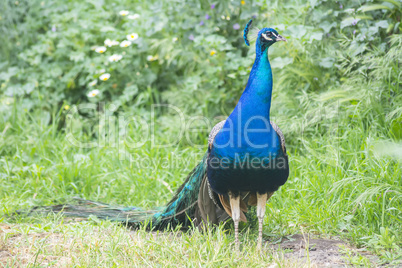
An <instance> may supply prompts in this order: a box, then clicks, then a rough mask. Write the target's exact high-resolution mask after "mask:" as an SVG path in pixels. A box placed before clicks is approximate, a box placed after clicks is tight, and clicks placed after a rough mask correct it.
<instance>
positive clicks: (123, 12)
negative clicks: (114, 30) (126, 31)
mask: <svg viewBox="0 0 402 268" xmlns="http://www.w3.org/2000/svg"><path fill="white" fill-rule="evenodd" d="M128 13H130V11H128V10H122V11H120V12H119V14H120V15H121V16H127V15H128Z"/></svg>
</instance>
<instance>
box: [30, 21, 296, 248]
mask: <svg viewBox="0 0 402 268" xmlns="http://www.w3.org/2000/svg"><path fill="white" fill-rule="evenodd" d="M251 22H252V21H251V20H250V22H249V23H248V24H247V26H246V28H245V30H244V39H245V42H246V44H247V45H249V41H248V38H247V35H248V32H249V28H250V25H251ZM278 41H286V39H285V38H283V37H281V36H280V35H279V34H278V33H277V31H276V30H274V29H272V28H263V29H262V30H259V31H258V35H257V39H256V58H255V62H254V64H253V67H252V69H251V72H250V76H249V79H248V82H247V86H246V88H245V90H244V92H243V94H242V96H241V97H240V100H239V102H238V104H237V105H236V107H235V108H234V110H233V112H232V113H231V114H230V115H229V117H228V118H227V119H226V120H224V121H222V122H220V123H218V124H217V125H216V126H215V127H214V128H213V129H212V131H211V133H210V134H209V138H208V150H207V151H206V153H205V155H204V157H203V159H202V160H201V162H200V163H199V164H198V165H197V166H196V167H195V168H194V169H193V170H192V172H191V173H190V174H189V175H188V177H187V178H186V180H185V182H184V183H183V184H182V185H181V187H180V188H179V189H178V190H177V191H176V194H175V195H174V197H173V198H172V200H171V201H170V202H169V203H168V204H167V205H166V206H165V207H164V208H163V209H161V210H155V211H144V210H141V209H139V208H136V207H132V208H119V207H111V206H109V205H107V204H103V203H98V202H92V201H88V200H80V203H79V204H77V205H59V206H53V207H40V208H38V207H37V208H34V209H33V210H32V211H31V212H42V213H46V212H49V211H53V212H58V211H62V212H63V213H64V214H65V215H70V216H74V217H88V216H90V215H95V216H97V217H98V218H107V219H110V220H117V221H122V222H128V223H130V224H131V225H134V226H137V225H138V224H140V223H143V222H144V221H147V222H149V223H148V224H149V225H148V226H149V227H152V228H153V229H166V228H168V227H175V226H177V225H181V226H183V227H186V226H190V225H195V226H197V225H202V224H206V223H212V224H218V223H220V222H223V221H226V220H227V219H228V218H230V217H232V219H233V221H234V223H235V236H236V245H238V223H239V221H247V219H246V217H245V214H244V213H245V212H247V210H248V207H249V206H257V217H258V219H259V241H260V242H261V240H262V220H263V217H264V214H265V204H266V201H267V200H268V199H269V198H270V197H271V195H272V194H273V192H275V191H276V190H278V188H279V187H280V186H281V185H283V184H284V183H285V182H286V180H287V178H288V176H289V166H288V158H287V154H286V148H285V139H284V136H283V134H282V132H281V130H280V129H279V127H278V126H277V125H276V124H274V123H273V122H271V121H270V107H271V99H272V83H273V80H272V69H271V66H270V63H269V59H268V49H269V47H270V46H271V45H272V44H274V43H276V42H278Z"/></svg>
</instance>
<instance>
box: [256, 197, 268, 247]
mask: <svg viewBox="0 0 402 268" xmlns="http://www.w3.org/2000/svg"><path fill="white" fill-rule="evenodd" d="M267 200H268V194H267V193H265V194H259V193H257V218H258V245H257V247H258V248H259V249H261V245H262V223H263V221H264V215H265V208H266V203H267Z"/></svg>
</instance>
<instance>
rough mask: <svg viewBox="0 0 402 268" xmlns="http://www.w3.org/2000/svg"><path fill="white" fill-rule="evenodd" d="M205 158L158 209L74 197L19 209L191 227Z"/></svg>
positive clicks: (154, 226)
mask: <svg viewBox="0 0 402 268" xmlns="http://www.w3.org/2000/svg"><path fill="white" fill-rule="evenodd" d="M206 158H207V154H205V156H204V157H203V159H202V161H201V162H200V163H199V164H198V165H197V166H196V167H195V168H194V169H193V170H192V171H191V172H190V174H189V175H188V176H187V178H186V180H185V182H184V183H183V184H182V185H181V186H180V187H179V189H178V190H177V191H176V193H175V195H174V197H173V198H172V199H171V200H170V201H169V203H168V204H167V205H166V206H165V207H163V208H159V209H154V210H143V209H141V208H139V207H121V206H113V205H109V204H105V203H101V202H96V201H91V200H86V199H82V198H74V199H73V202H72V204H61V205H55V206H37V207H33V208H32V209H30V210H29V211H28V212H27V211H21V210H19V211H17V213H18V214H28V215H35V214H42V215H46V214H49V213H60V214H62V215H63V216H67V217H75V218H90V217H97V218H99V219H105V220H111V221H117V222H122V223H128V225H130V226H132V227H139V226H141V225H142V224H144V223H145V224H147V226H146V227H147V228H149V229H156V230H162V229H166V228H170V227H171V228H174V227H176V226H178V225H181V226H182V227H188V226H190V225H191V222H192V220H194V219H195V211H196V207H197V206H196V205H197V202H198V195H199V191H200V185H201V182H202V181H203V179H204V177H205V174H206ZM190 219H191V220H190Z"/></svg>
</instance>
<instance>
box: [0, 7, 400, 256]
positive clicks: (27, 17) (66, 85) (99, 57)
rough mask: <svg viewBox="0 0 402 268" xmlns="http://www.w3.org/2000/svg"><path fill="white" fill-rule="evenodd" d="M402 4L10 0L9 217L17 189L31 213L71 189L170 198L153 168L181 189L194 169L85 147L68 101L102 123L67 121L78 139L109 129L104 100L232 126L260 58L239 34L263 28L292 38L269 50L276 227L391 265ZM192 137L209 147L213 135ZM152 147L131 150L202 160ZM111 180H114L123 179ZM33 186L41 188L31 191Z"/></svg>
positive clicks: (4, 197) (171, 118) (1, 71)
mask: <svg viewBox="0 0 402 268" xmlns="http://www.w3.org/2000/svg"><path fill="white" fill-rule="evenodd" d="M401 6H402V4H401V1H399V0H382V1H377V0H362V1H325V0H321V1H320V0H310V1H299V0H292V1H248V0H246V1H219V2H209V1H205V0H200V1H128V0H121V1H114V0H100V1H95V0H87V1H78V0H69V1H50V0H21V1H11V0H6V1H2V2H1V3H0V10H2V11H1V13H0V31H1V32H0V34H1V36H2V45H1V46H0V83H1V90H0V103H1V106H0V113H1V118H0V184H2V185H3V186H0V190H1V189H2V188H3V189H4V190H6V191H5V192H6V193H5V192H1V191H0V200H1V203H3V204H5V205H4V207H3V208H2V209H3V212H4V214H7V213H9V212H10V211H11V210H12V209H15V208H19V206H21V200H19V199H16V201H13V198H15V197H17V196H18V197H20V195H21V192H19V190H16V189H15V188H21V189H22V191H24V193H27V194H23V195H21V196H23V197H24V199H26V200H27V201H26V203H24V206H30V205H32V204H48V203H51V202H53V201H54V202H58V201H59V200H60V199H63V198H68V197H71V196H74V195H77V194H78V195H80V196H82V197H85V198H93V199H97V200H102V201H106V202H109V201H113V202H115V203H120V204H127V205H129V204H130V205H132V204H142V205H145V206H150V207H152V206H154V205H156V204H157V205H160V204H163V203H164V201H166V200H168V198H169V196H170V192H169V189H170V188H169V187H167V188H166V189H165V188H164V186H163V185H165V184H163V183H162V184H161V182H160V180H159V179H158V180H151V181H149V180H145V179H144V176H149V174H150V173H155V174H153V176H160V178H162V180H163V182H165V181H167V183H168V184H169V185H171V186H172V188H173V186H177V185H179V184H180V182H181V179H182V176H183V175H184V174H185V173H186V172H187V171H188V170H189V169H191V165H194V163H192V164H191V165H190V164H189V165H188V166H187V165H186V164H181V166H179V167H177V170H174V171H169V172H168V173H167V171H166V170H162V169H161V166H160V165H155V167H151V168H147V169H143V170H133V167H132V163H130V162H127V161H126V162H124V161H123V162H119V161H117V160H116V161H111V162H108V161H110V159H111V158H115V159H118V158H119V156H120V154H119V148H117V149H116V146H112V145H110V148H108V146H106V147H102V148H95V149H91V150H89V149H83V148H81V149H79V150H78V151H77V149H76V148H70V147H69V143H67V142H65V141H64V136H65V135H64V133H65V128H64V123H65V117H66V114H67V113H68V111H69V110H71V109H72V107H73V105H78V104H85V103H93V104H96V108H97V109H94V110H92V113H80V115H79V116H78V117H76V118H75V119H73V120H75V121H74V124H73V125H74V127H75V128H76V129H75V131H77V133H78V134H77V135H81V138H82V139H84V138H85V139H88V140H93V139H94V137H97V136H98V135H100V134H99V133H98V131H97V127H98V126H99V125H100V126H101V127H104V126H102V124H101V123H100V121H99V120H93V119H94V118H96V116H98V112H99V111H102V110H103V109H104V104H99V103H106V104H107V105H110V104H113V105H114V106H113V109H109V110H110V113H111V114H112V115H115V116H118V115H119V114H140V115H144V116H148V114H149V113H150V107H151V105H152V104H158V103H159V104H161V103H163V104H172V105H175V106H177V107H178V108H179V109H181V110H182V111H184V112H185V115H186V116H192V115H204V116H208V117H209V118H213V117H216V116H222V115H223V116H227V115H228V113H230V111H231V109H232V108H233V106H234V104H235V103H236V101H237V100H238V98H239V96H240V94H241V92H242V90H243V88H244V86H245V83H246V78H247V76H248V72H249V70H250V67H251V64H252V62H253V55H254V48H253V45H254V43H251V47H250V48H249V47H247V46H246V45H245V44H244V41H243V32H242V30H243V27H244V25H245V24H246V23H247V21H248V20H249V19H250V18H254V22H255V25H256V26H258V27H260V28H261V27H265V26H270V27H274V28H276V29H277V30H278V32H279V33H280V34H281V35H283V36H285V37H286V38H287V39H288V43H287V44H276V45H274V46H273V47H272V48H270V61H271V64H272V67H273V68H274V69H273V73H274V96H273V106H272V114H273V119H274V121H276V122H277V123H278V124H279V126H280V127H281V128H282V129H283V131H284V133H285V136H286V139H287V144H288V150H289V154H290V160H291V172H292V173H291V178H290V180H289V182H288V183H287V184H286V185H285V186H284V187H283V188H282V189H281V191H279V192H278V194H277V195H276V198H275V199H274V200H272V202H271V203H269V205H268V206H269V212H268V213H271V218H270V219H269V222H268V223H267V224H268V226H269V228H270V229H269V230H270V232H272V233H273V234H278V235H285V234H287V233H289V232H293V231H295V230H297V228H298V227H300V226H302V227H303V228H306V229H308V230H309V231H311V232H318V233H331V234H337V235H341V236H345V237H347V238H348V239H349V240H351V241H353V243H355V244H357V245H359V246H365V247H368V248H369V249H370V250H372V251H374V252H376V253H377V254H378V255H380V256H381V258H382V261H383V262H392V261H395V260H397V259H398V258H399V259H401V258H402V250H401V247H402V244H401V241H402V233H401V225H402V220H401V218H402V181H401V178H402V168H401V158H402V153H401V148H402V146H401V145H400V144H401V143H400V142H401V139H402V108H401V107H402V94H401V70H400V65H401V61H402V35H401V30H402V25H401V24H400V18H401ZM125 10H126V11H128V13H127V14H126V12H121V11H125ZM107 39H110V40H111V41H112V40H117V41H118V42H120V44H121V42H122V41H124V40H127V39H129V40H130V41H131V45H128V46H127V47H121V46H120V45H111V43H110V42H106V44H105V40H107ZM108 44H109V45H111V46H108ZM103 46H105V49H104V48H102V47H103ZM113 55H115V56H113ZM111 56H113V58H110V57H111ZM120 56H122V57H121V59H120ZM105 74H110V78H109V77H106V78H105V76H102V75H105ZM100 78H103V79H104V80H105V81H102V80H101V79H100ZM95 81H96V82H95ZM109 107H110V106H109ZM158 115H159V116H160V118H161V120H160V122H159V121H158V122H159V123H158V127H159V128H160V129H161V131H160V132H158V133H157V135H156V136H157V137H156V138H157V139H158V140H161V141H166V140H169V136H174V135H176V132H177V130H175V129H174V127H175V126H176V124H177V123H178V120H179V119H178V118H177V114H175V113H173V112H172V111H171V110H168V111H162V112H161V113H159V114H158ZM93 116H95V117H93ZM211 120H212V119H211ZM214 120H215V121H216V120H218V119H216V118H214V119H213V120H212V121H214ZM83 122H90V123H91V124H89V127H88V126H87V125H88V124H84V123H83ZM82 129H84V130H82ZM140 131H142V130H140V129H138V128H137V127H136V126H131V128H130V129H129V130H127V133H128V134H127V135H128V136H130V137H132V140H136V138H138V139H141V134H139V132H140ZM162 131H165V132H162ZM166 133H167V134H166ZM123 134H124V135H126V133H123ZM204 134H205V133H204ZM120 135H122V133H120ZM46 139H48V140H50V141H51V142H46ZM196 140H197V141H198V143H201V144H205V141H206V135H199V136H197V137H196ZM148 145H150V144H148V143H147V144H146V146H144V148H142V149H141V150H131V151H130V149H129V148H128V149H127V150H129V151H130V152H131V153H138V154H140V155H147V156H150V157H153V158H158V157H159V158H161V157H163V155H164V154H165V155H166V154H169V152H171V151H174V152H176V153H177V154H178V155H179V156H182V157H183V158H191V157H190V153H191V152H202V151H203V150H204V149H202V148H201V149H200V150H199V149H198V148H197V149H194V148H193V147H191V146H188V144H187V143H186V142H181V143H178V144H175V146H173V147H171V148H168V149H158V150H153V149H152V148H151V146H148ZM121 146H123V147H124V146H126V144H125V143H124V142H123V143H122V144H121ZM120 149H121V147H120ZM109 150H110V151H109ZM49 159H51V160H49ZM102 159H103V160H102ZM108 159H109V160H108ZM53 161H55V162H53ZM69 161H70V162H69ZM55 163H61V164H60V165H63V166H65V167H64V168H62V167H58V165H55ZM70 165H71V166H70ZM103 165H105V167H104V166H103ZM56 167H57V168H56ZM67 169H69V170H67ZM116 170H117V171H116ZM109 172H110V173H109ZM111 174H112V175H113V176H117V177H116V179H115V180H113V182H110V181H109V179H108V178H109V177H110V175H111ZM26 177H30V178H31V180H32V181H29V180H27V182H26V184H24V183H21V181H23V180H25V178H26ZM39 178H43V179H44V181H46V180H48V181H51V183H50V184H51V185H52V186H50V188H49V189H47V188H46V187H49V186H46V185H45V184H41V183H39V182H38V180H39ZM133 180H134V181H135V183H134V186H133ZM16 185H20V186H19V187H17V186H16ZM161 185H162V186H161ZM52 187H54V189H53V188H52ZM130 187H131V188H130ZM124 188H126V189H131V190H129V192H130V193H131V194H132V195H127V192H125V191H122V189H124ZM38 189H39V190H38ZM134 189H139V190H140V191H142V193H143V194H142V195H141V196H139V195H134V194H133V192H135V190H134ZM145 189H147V190H145ZM161 191H162V193H161ZM55 192H56V193H57V194H58V195H59V197H55V195H54V193H55ZM32 195H34V196H33V197H32ZM161 198H164V200H161ZM18 200H19V201H18ZM277 209H279V210H280V211H281V213H277V212H276V211H277ZM288 224H289V225H288ZM290 224H292V226H291V225H290ZM295 228H296V229H295Z"/></svg>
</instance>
